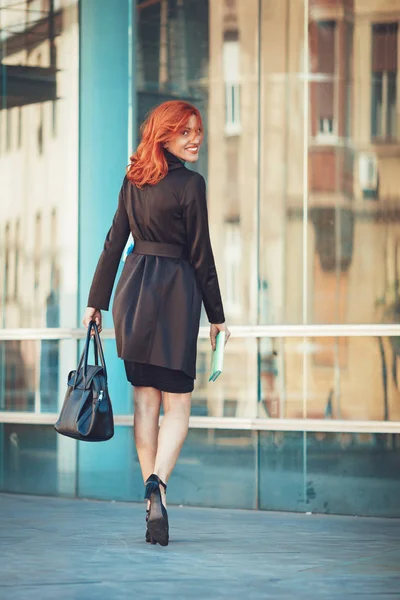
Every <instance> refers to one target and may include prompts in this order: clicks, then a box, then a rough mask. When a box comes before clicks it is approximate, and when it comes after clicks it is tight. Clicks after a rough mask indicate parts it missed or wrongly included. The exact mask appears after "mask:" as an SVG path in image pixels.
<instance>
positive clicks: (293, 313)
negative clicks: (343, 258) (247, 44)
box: [254, 0, 305, 324]
mask: <svg viewBox="0 0 400 600" xmlns="http://www.w3.org/2000/svg"><path fill="white" fill-rule="evenodd" d="M303 19H304V7H303V2H275V3H274V7H273V10H271V6H270V2H267V0H262V2H261V23H262V46H261V82H260V95H261V122H260V132H259V142H260V148H259V152H260V161H261V165H260V174H259V175H260V198H259V229H260V253H259V262H260V266H259V269H260V272H259V322H260V323H261V324H279V323H301V322H302V311H303V306H302V295H303V291H302V277H303V276H302V264H303V184H304V150H303V147H304V135H305V131H304V85H305V84H304V77H303V75H302V72H303V71H304V64H303V56H304V39H303V28H302V27H301V26H300V24H301V23H303ZM254 143H255V142H254Z"/></svg>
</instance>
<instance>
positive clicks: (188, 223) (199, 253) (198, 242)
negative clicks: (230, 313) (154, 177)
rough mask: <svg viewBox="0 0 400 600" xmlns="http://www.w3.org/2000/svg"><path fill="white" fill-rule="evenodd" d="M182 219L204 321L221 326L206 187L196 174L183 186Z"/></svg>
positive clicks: (222, 320) (223, 318) (221, 316)
mask: <svg viewBox="0 0 400 600" xmlns="http://www.w3.org/2000/svg"><path fill="white" fill-rule="evenodd" d="M183 219H184V223H185V227H186V236H187V244H188V248H189V256H190V262H191V263H192V265H193V267H194V270H195V272H196V277H197V280H198V282H199V284H200V288H201V291H202V295H203V302H204V307H205V309H206V313H207V317H208V320H209V321H210V323H224V321H225V315H224V309H223V306H222V299H221V293H220V290H219V283H218V276H217V271H216V268H215V262H214V255H213V251H212V248H211V241H210V232H209V228H208V211H207V200H206V184H205V181H204V178H203V177H202V176H201V175H199V174H198V173H194V174H193V175H192V177H191V178H190V179H189V181H188V183H187V184H186V188H185V191H184V194H183Z"/></svg>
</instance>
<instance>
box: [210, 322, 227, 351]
mask: <svg viewBox="0 0 400 600" xmlns="http://www.w3.org/2000/svg"><path fill="white" fill-rule="evenodd" d="M220 331H225V344H226V342H227V341H228V340H229V338H230V337H231V332H230V331H229V329H228V327H227V325H226V323H212V324H211V325H210V341H211V348H212V349H213V350H215V346H216V340H217V335H218V334H219V332H220Z"/></svg>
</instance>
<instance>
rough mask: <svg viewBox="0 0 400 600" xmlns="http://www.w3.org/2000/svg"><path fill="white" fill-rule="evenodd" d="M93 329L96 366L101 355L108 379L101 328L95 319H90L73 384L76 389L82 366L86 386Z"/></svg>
mask: <svg viewBox="0 0 400 600" xmlns="http://www.w3.org/2000/svg"><path fill="white" fill-rule="evenodd" d="M92 329H94V336H93V343H94V360H95V364H96V366H97V365H98V364H99V357H100V362H101V366H102V367H103V371H104V375H105V378H106V379H107V369H106V362H105V360H104V353H103V347H102V344H101V340H100V334H99V330H98V328H97V325H96V323H95V322H94V321H90V323H89V325H88V329H87V333H86V340H85V346H84V348H83V350H82V354H81V357H80V359H79V363H78V366H77V368H76V376H75V381H74V385H73V388H74V389H75V385H76V382H77V379H78V377H77V375H78V373H79V371H80V370H81V368H82V366H83V381H84V385H85V386H86V375H87V363H88V356H89V346H90V338H91V333H92Z"/></svg>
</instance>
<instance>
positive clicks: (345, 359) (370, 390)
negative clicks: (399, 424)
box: [307, 337, 400, 421]
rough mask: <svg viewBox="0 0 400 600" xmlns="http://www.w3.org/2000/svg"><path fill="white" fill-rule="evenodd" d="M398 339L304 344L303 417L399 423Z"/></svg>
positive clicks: (348, 339)
mask: <svg viewBox="0 0 400 600" xmlns="http://www.w3.org/2000/svg"><path fill="white" fill-rule="evenodd" d="M399 340H400V338H397V337H390V338H387V337H377V338H373V337H350V338H314V339H313V340H312V339H310V340H309V341H308V349H309V353H308V357H307V370H308V375H307V377H308V379H307V382H308V385H307V388H308V390H307V417H308V418H318V419H324V418H325V419H355V420H365V421H375V420H376V421H381V420H382V421H388V420H390V421H398V420H400V391H399V385H398V365H399V357H400V342H399Z"/></svg>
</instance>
